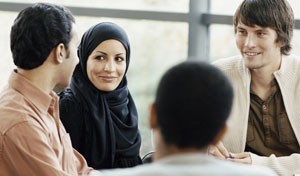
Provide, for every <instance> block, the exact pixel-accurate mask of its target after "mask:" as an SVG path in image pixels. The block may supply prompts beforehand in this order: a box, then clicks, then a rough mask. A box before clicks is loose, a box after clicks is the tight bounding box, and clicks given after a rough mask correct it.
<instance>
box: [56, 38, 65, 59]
mask: <svg viewBox="0 0 300 176" xmlns="http://www.w3.org/2000/svg"><path fill="white" fill-rule="evenodd" d="M64 57H66V48H65V45H64V44H63V43H60V44H58V45H57V46H56V47H55V61H56V62H57V63H62V62H63V60H64Z"/></svg>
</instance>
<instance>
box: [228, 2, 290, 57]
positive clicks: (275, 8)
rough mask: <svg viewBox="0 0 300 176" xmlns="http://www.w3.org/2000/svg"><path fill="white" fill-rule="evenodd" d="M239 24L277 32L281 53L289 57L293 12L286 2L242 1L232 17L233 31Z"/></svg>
mask: <svg viewBox="0 0 300 176" xmlns="http://www.w3.org/2000/svg"><path fill="white" fill-rule="evenodd" d="M239 22H242V23H243V24H245V25H247V26H254V25H258V26H261V27H270V28H272V29H274V30H275V31H276V32H277V35H278V37H277V39H276V42H280V43H282V44H283V46H282V47H281V53H282V54H283V55H289V52H290V51H291V49H292V46H291V40H292V37H293V30H294V23H295V22H294V12H293V9H292V7H291V6H290V4H289V3H288V1H286V0H244V1H243V2H242V3H241V5H240V6H239V7H238V8H237V10H236V12H235V15H234V17H233V23H234V30H235V32H236V31H237V29H236V27H237V25H238V23H239Z"/></svg>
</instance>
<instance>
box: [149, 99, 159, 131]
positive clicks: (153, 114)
mask: <svg viewBox="0 0 300 176" xmlns="http://www.w3.org/2000/svg"><path fill="white" fill-rule="evenodd" d="M149 126H150V128H151V129H155V128H157V126H158V124H157V110H156V104H155V103H152V104H151V105H150V115H149Z"/></svg>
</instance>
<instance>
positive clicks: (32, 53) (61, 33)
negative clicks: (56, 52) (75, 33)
mask: <svg viewBox="0 0 300 176" xmlns="http://www.w3.org/2000/svg"><path fill="white" fill-rule="evenodd" d="M72 23H75V19H74V17H73V16H72V14H71V12H70V11H69V10H68V9H67V8H65V7H63V6H59V5H54V4H49V3H35V4H33V5H31V6H30V7H27V8H25V9H23V10H22V11H21V12H20V13H19V14H18V16H17V18H16V19H15V21H14V24H13V25H12V27H11V33H10V42H11V43H10V47H11V52H12V56H13V60H14V64H15V65H16V66H17V67H19V68H22V69H27V70H29V69H33V68H36V67H38V66H40V65H42V64H43V63H44V61H45V60H46V59H47V57H48V55H49V54H50V52H51V50H52V49H53V48H55V47H56V46H57V45H58V44H60V43H63V44H64V45H65V47H66V48H67V49H68V44H69V42H70V40H71V37H72V36H71V31H72Z"/></svg>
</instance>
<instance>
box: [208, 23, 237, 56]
mask: <svg viewBox="0 0 300 176" xmlns="http://www.w3.org/2000/svg"><path fill="white" fill-rule="evenodd" d="M237 54H239V52H238V50H237V49H236V46H235V38H234V30H233V27H232V26H231V25H211V27H210V56H211V61H214V60H216V59H220V58H224V57H230V56H233V55H237Z"/></svg>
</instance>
